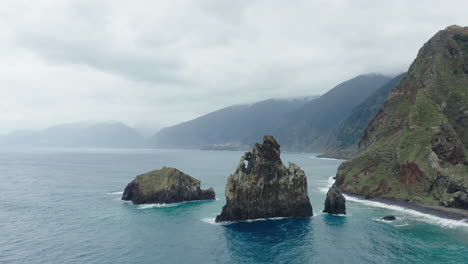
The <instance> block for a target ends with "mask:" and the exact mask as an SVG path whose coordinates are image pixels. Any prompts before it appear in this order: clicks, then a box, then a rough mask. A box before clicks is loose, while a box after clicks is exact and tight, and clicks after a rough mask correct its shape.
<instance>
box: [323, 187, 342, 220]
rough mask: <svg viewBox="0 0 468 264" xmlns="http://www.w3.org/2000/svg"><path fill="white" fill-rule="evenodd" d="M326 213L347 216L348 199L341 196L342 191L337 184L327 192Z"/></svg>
mask: <svg viewBox="0 0 468 264" xmlns="http://www.w3.org/2000/svg"><path fill="white" fill-rule="evenodd" d="M323 212H324V213H329V214H346V199H345V198H344V196H343V195H342V194H341V190H340V188H339V187H337V186H336V185H335V184H333V186H332V187H330V189H329V190H328V192H327V198H326V199H325V209H324V210H323Z"/></svg>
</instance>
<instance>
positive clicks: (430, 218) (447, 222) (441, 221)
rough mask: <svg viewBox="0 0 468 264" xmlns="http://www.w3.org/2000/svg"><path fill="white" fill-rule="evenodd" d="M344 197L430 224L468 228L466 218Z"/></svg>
mask: <svg viewBox="0 0 468 264" xmlns="http://www.w3.org/2000/svg"><path fill="white" fill-rule="evenodd" d="M344 197H345V198H346V200H347V201H352V202H357V203H361V204H365V205H368V206H373V207H380V208H386V209H390V210H394V211H398V212H402V213H404V214H407V215H409V216H411V220H416V221H422V222H425V223H428V224H433V225H438V226H442V227H447V228H456V227H462V228H468V222H466V221H465V220H453V219H448V218H443V217H439V216H435V215H431V214H425V213H421V212H418V211H416V210H413V209H408V208H405V207H402V206H398V205H392V204H386V203H382V202H376V201H370V200H364V199H359V198H356V197H352V196H349V195H344Z"/></svg>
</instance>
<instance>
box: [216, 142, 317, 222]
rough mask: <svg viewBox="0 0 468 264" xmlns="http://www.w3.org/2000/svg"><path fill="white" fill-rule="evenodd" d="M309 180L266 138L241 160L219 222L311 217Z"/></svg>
mask: <svg viewBox="0 0 468 264" xmlns="http://www.w3.org/2000/svg"><path fill="white" fill-rule="evenodd" d="M310 216H312V206H311V204H310V201H309V196H308V194H307V177H306V175H305V173H304V171H303V170H301V168H299V166H297V165H296V164H294V163H289V167H288V168H287V167H286V166H284V165H283V163H282V162H281V159H280V145H279V144H278V142H277V141H276V139H275V138H274V137H273V136H264V137H263V144H260V143H256V144H255V146H254V148H253V151H252V152H246V153H245V155H244V156H243V157H242V158H241V160H240V162H239V165H238V166H237V169H236V171H235V172H234V174H231V175H230V176H229V178H228V182H227V185H226V205H225V206H224V207H223V209H222V212H221V214H220V215H218V216H217V217H216V222H223V221H241V220H248V219H258V218H270V217H310Z"/></svg>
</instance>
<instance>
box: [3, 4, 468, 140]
mask: <svg viewBox="0 0 468 264" xmlns="http://www.w3.org/2000/svg"><path fill="white" fill-rule="evenodd" d="M466 10H468V1H466V0H460V1H456V0H454V1H448V0H445V1H431V0H424V1H407V0H401V1H399V0H397V1H396V0H392V1H373V0H365V1H364V0H352V1H351V0H349V1H338V0H323V1H311V0H308V1H307V0H305V1H299V0H298V1H282V0H281V1H280V0H278V1H274V0H265V1H261V0H259V1H256V0H248V1H242V0H229V1H223V0H196V1H195V0H188V1H183V0H180V1H179V0H170V1H155V0H150V1H143V0H140V1H128V0H125V1H124V0H122V1H119V0H108V1H106V0H100V1H97V0H76V1H75V0H70V1H59V0H54V1H39V0H38V1H29V0H25V1H22V0H12V1H9V0H6V1H2V8H1V9H0V32H1V33H0V58H1V60H0V133H7V132H9V131H11V130H15V129H27V128H31V129H40V128H44V127H47V126H49V125H53V124H58V123H63V122H75V121H85V120H94V121H99V120H119V121H123V122H125V123H127V124H129V125H132V126H136V127H138V128H146V129H156V128H159V127H162V126H166V125H172V124H175V123H178V122H180V121H185V120H189V119H192V118H194V117H197V116H199V115H201V114H205V113H207V112H210V111H213V110H216V109H219V108H221V107H224V106H228V105H232V104H239V103H249V102H254V101H258V100H262V99H268V98H272V97H294V96H304V95H315V94H322V93H324V92H326V91H327V90H329V89H330V88H332V87H333V86H334V85H336V84H338V83H340V82H342V81H344V80H346V79H349V78H352V77H354V76H356V75H358V74H362V73H368V72H380V73H384V74H396V73H399V72H402V71H405V70H406V69H407V68H408V66H409V64H410V63H411V62H412V60H413V59H414V58H415V56H416V53H417V51H418V49H419V48H420V46H421V45H422V44H423V43H424V42H426V41H427V40H428V39H429V38H430V37H431V36H432V35H434V34H435V33H436V32H437V31H438V30H440V29H443V28H445V27H447V26H449V25H452V24H458V25H464V26H466V25H468V16H467V13H466Z"/></svg>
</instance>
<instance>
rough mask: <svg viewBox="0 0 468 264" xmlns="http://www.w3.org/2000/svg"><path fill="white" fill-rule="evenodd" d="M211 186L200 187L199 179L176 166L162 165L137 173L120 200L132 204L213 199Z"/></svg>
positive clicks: (213, 193)
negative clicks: (157, 168) (159, 167)
mask: <svg viewBox="0 0 468 264" xmlns="http://www.w3.org/2000/svg"><path fill="white" fill-rule="evenodd" d="M214 199H215V192H214V189H213V188H209V189H207V190H202V189H200V180H198V179H195V178H193V177H191V176H189V175H187V174H185V173H183V172H182V171H180V170H178V169H176V168H170V167H163V168H162V169H160V170H153V171H150V172H148V173H145V174H142V175H138V176H136V177H135V179H134V180H133V181H131V182H130V183H129V184H128V185H127V187H125V191H124V193H123V195H122V200H126V201H132V202H133V203H134V204H146V203H179V202H184V201H195V200H214Z"/></svg>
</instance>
